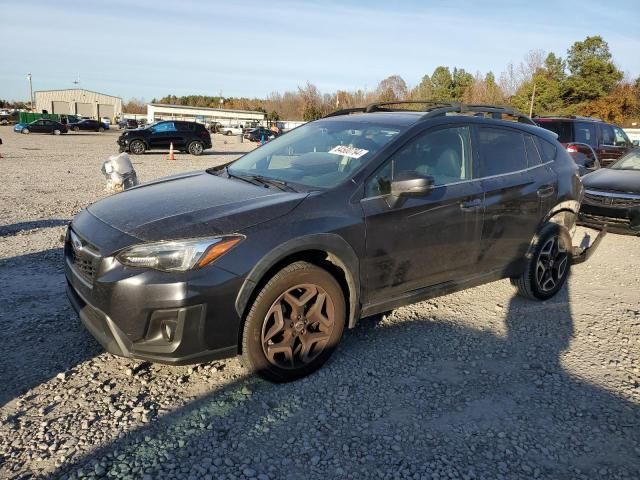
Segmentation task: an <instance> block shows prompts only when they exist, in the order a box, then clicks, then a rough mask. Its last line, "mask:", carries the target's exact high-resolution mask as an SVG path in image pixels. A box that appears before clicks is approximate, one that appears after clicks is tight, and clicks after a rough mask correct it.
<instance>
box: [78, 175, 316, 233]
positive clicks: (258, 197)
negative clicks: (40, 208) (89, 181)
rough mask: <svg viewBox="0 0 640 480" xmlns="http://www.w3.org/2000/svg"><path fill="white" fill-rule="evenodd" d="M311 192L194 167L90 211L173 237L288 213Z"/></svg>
mask: <svg viewBox="0 0 640 480" xmlns="http://www.w3.org/2000/svg"><path fill="white" fill-rule="evenodd" d="M307 195H308V194H307V193H296V192H283V191H280V190H277V189H275V188H274V187H271V188H265V187H263V186H256V185H252V184H250V183H246V182H244V181H242V180H236V179H227V178H225V177H219V176H216V175H211V174H208V173H206V172H192V173H187V174H181V175H174V176H172V177H166V178H162V179H159V180H156V181H153V182H149V183H146V184H143V185H140V186H138V187H135V188H132V189H130V190H126V191H124V192H122V193H118V194H116V195H112V196H110V197H108V198H105V199H103V200H100V201H98V202H96V203H94V204H93V205H91V206H90V207H89V208H88V211H89V212H90V213H91V214H92V215H94V216H95V217H97V218H98V219H100V220H101V221H103V222H104V223H107V224H108V225H111V226H112V227H114V228H116V229H118V230H120V231H121V232H124V233H126V234H128V235H131V236H133V237H136V238H138V239H140V240H145V241H155V240H169V239H176V238H188V237H199V236H207V235H219V234H224V233H233V232H238V231H241V230H243V229H245V228H248V227H250V226H253V225H257V224H259V223H263V222H267V221H269V220H272V219H274V218H277V217H280V216H282V215H286V214H287V213H288V212H290V211H291V210H293V209H294V208H295V207H296V206H297V205H298V204H299V203H300V202H301V201H302V200H303V199H304V198H305V197H306V196H307Z"/></svg>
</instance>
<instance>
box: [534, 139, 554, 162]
mask: <svg viewBox="0 0 640 480" xmlns="http://www.w3.org/2000/svg"><path fill="white" fill-rule="evenodd" d="M536 140H538V151H539V152H540V154H541V156H542V160H543V161H545V162H551V161H553V160H555V159H556V154H557V153H558V149H557V147H556V146H555V145H554V144H553V143H551V142H548V141H547V140H543V139H542V138H540V137H536Z"/></svg>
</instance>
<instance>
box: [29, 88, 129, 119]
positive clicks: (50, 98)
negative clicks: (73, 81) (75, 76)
mask: <svg viewBox="0 0 640 480" xmlns="http://www.w3.org/2000/svg"><path fill="white" fill-rule="evenodd" d="M33 95H34V97H35V104H36V111H37V112H42V111H43V110H46V111H47V112H49V113H57V114H61V115H79V116H81V117H90V118H102V117H108V118H110V119H111V120H113V119H114V118H115V117H120V116H122V99H121V98H120V97H114V96H111V95H105V94H104V93H98V92H92V91H91V90H84V89H80V88H70V89H68V90H41V91H39V92H33Z"/></svg>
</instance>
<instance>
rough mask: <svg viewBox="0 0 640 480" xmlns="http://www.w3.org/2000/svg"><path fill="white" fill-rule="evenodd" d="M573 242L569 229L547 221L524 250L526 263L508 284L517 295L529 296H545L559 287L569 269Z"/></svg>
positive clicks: (558, 289) (549, 295) (553, 293)
mask: <svg viewBox="0 0 640 480" xmlns="http://www.w3.org/2000/svg"><path fill="white" fill-rule="evenodd" d="M572 249H573V247H572V242H571V236H570V235H569V231H568V230H567V229H566V228H565V227H563V226H561V225H558V224H556V223H548V224H546V225H545V226H544V227H542V229H541V230H540V232H538V234H537V236H536V238H535V240H534V243H533V245H532V247H531V249H530V251H529V253H527V257H526V258H527V265H526V267H525V270H524V272H523V273H522V275H520V276H519V277H518V278H512V279H511V284H512V285H514V286H515V287H516V288H517V290H518V295H520V296H521V297H525V298H528V299H530V300H547V299H549V298H551V297H553V296H554V295H555V294H556V293H558V292H559V291H560V289H561V288H562V286H563V285H564V284H565V282H566V281H567V278H568V277H569V272H570V270H571V255H572Z"/></svg>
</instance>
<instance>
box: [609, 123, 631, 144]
mask: <svg viewBox="0 0 640 480" xmlns="http://www.w3.org/2000/svg"><path fill="white" fill-rule="evenodd" d="M613 133H614V134H615V136H616V143H615V144H616V145H619V146H623V147H624V146H625V145H628V144H630V143H631V142H630V141H629V137H627V134H626V133H624V131H623V130H622V129H621V128H620V127H613Z"/></svg>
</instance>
